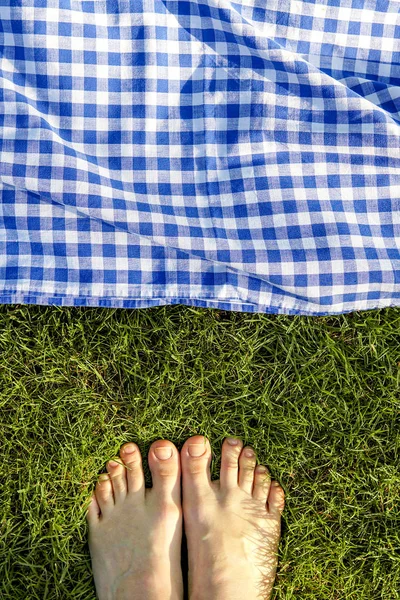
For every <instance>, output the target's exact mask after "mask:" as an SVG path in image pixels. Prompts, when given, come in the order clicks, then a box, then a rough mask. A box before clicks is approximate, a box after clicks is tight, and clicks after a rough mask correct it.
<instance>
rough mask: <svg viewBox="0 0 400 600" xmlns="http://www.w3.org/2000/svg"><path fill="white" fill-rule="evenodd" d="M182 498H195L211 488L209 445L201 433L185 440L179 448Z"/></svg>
mask: <svg viewBox="0 0 400 600" xmlns="http://www.w3.org/2000/svg"><path fill="white" fill-rule="evenodd" d="M181 465H182V487H183V498H184V501H185V499H186V500H188V499H194V500H195V499H196V498H199V497H201V496H203V495H204V494H205V493H207V492H208V491H209V490H210V488H211V471H210V465H211V446H210V442H209V440H208V439H207V438H206V437H204V436H203V435H194V436H192V437H190V438H189V439H187V440H186V442H185V443H184V444H183V446H182V449H181Z"/></svg>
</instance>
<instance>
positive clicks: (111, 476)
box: [87, 440, 183, 600]
mask: <svg viewBox="0 0 400 600" xmlns="http://www.w3.org/2000/svg"><path fill="white" fill-rule="evenodd" d="M158 448H161V449H162V452H163V453H164V460H162V457H160V458H158V457H157V456H156V455H155V453H154V451H155V450H156V449H157V450H158ZM129 449H132V450H133V452H131V453H129ZM169 452H170V453H171V456H170V458H165V457H166V456H167V457H168V456H169ZM120 456H121V457H120V458H118V457H117V458H116V459H115V461H119V462H115V461H109V462H108V463H107V471H108V473H107V474H106V473H104V474H102V475H100V477H99V481H98V483H97V485H96V490H95V493H94V494H93V496H92V500H91V503H90V506H89V508H88V512H87V519H88V523H89V549H90V554H91V557H92V569H93V576H94V581H95V585H96V592H97V595H98V598H99V600H181V599H182V598H183V580H182V570H181V540H182V507H181V486H180V479H181V473H180V460H179V452H178V450H177V448H176V447H175V446H174V444H172V442H169V441H167V440H158V441H157V442H154V443H153V444H152V446H151V448H150V451H149V457H148V460H149V467H150V470H151V474H152V479H153V487H152V488H149V489H146V488H145V481H144V474H143V469H142V460H141V454H140V450H139V448H138V446H137V445H136V444H133V443H128V444H125V445H124V446H123V447H122V448H121V451H120Z"/></svg>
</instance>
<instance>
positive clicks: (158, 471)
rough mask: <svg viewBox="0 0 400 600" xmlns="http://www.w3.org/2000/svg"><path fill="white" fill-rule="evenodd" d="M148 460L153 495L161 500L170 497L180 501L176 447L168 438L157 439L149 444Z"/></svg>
mask: <svg viewBox="0 0 400 600" xmlns="http://www.w3.org/2000/svg"><path fill="white" fill-rule="evenodd" d="M148 460H149V467H150V471H151V477H152V481H153V490H154V494H155V496H156V497H159V498H160V499H161V500H162V501H163V502H164V501H165V499H166V498H171V497H172V500H173V501H174V502H175V503H180V495H181V492H180V489H181V487H180V460H179V452H178V449H177V448H176V447H175V446H174V444H173V443H172V442H170V441H168V440H157V441H156V442H154V443H153V444H152V445H151V446H150V450H149V456H148Z"/></svg>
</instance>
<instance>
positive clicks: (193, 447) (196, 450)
mask: <svg viewBox="0 0 400 600" xmlns="http://www.w3.org/2000/svg"><path fill="white" fill-rule="evenodd" d="M188 451H189V454H190V456H193V457H195V458H196V457H198V456H203V454H205V453H206V452H207V448H206V447H205V445H204V444H189V446H188Z"/></svg>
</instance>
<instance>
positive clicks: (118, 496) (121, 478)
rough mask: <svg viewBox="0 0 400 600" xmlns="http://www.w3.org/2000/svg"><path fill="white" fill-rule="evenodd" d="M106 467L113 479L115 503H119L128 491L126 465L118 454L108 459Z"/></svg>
mask: <svg viewBox="0 0 400 600" xmlns="http://www.w3.org/2000/svg"><path fill="white" fill-rule="evenodd" d="M106 468H107V472H108V474H109V476H110V479H111V485H112V488H113V494H114V500H115V504H118V502H121V501H122V500H124V498H125V496H126V492H127V486H126V475H125V473H126V467H125V465H124V463H123V462H122V460H121V459H120V458H119V457H118V456H116V457H115V458H113V459H112V460H110V461H108V463H107V465H106Z"/></svg>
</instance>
